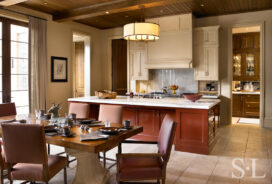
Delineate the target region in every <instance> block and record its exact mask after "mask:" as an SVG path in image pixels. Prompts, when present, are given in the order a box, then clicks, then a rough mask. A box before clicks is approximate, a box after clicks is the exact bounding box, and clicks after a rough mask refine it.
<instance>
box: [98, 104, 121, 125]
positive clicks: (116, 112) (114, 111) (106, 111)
mask: <svg viewBox="0 0 272 184" xmlns="http://www.w3.org/2000/svg"><path fill="white" fill-rule="evenodd" d="M122 115H123V107H122V106H119V105H100V107H99V116H98V120H99V121H110V122H111V123H118V124H122Z"/></svg>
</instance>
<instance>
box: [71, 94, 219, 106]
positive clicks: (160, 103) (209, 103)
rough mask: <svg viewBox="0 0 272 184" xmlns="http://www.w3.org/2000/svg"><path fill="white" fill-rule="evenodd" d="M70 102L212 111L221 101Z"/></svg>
mask: <svg viewBox="0 0 272 184" xmlns="http://www.w3.org/2000/svg"><path fill="white" fill-rule="evenodd" d="M68 101H69V102H87V103H98V104H120V105H134V106H149V107H171V108H186V109H210V108H212V107H214V106H215V105H217V104H219V103H220V100H219V99H200V100H198V101H196V102H190V101H189V100H186V99H184V98H173V97H171V98H162V99H148V98H141V97H133V98H130V97H128V96H117V97H116V99H99V98H97V97H96V96H88V97H79V98H69V99H68Z"/></svg>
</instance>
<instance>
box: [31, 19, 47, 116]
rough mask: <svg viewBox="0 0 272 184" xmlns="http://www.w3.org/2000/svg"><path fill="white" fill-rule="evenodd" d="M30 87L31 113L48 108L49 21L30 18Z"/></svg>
mask: <svg viewBox="0 0 272 184" xmlns="http://www.w3.org/2000/svg"><path fill="white" fill-rule="evenodd" d="M29 39H30V40H29V43H30V44H29V47H30V48H29V51H30V63H29V67H30V68H29V71H30V73H29V74H30V78H29V84H30V85H29V87H30V90H29V91H30V99H29V104H30V112H32V113H33V112H35V110H39V109H43V110H46V106H47V100H48V99H47V98H48V95H47V93H48V92H47V90H48V71H47V70H48V69H47V21H46V20H42V19H39V18H35V17H29Z"/></svg>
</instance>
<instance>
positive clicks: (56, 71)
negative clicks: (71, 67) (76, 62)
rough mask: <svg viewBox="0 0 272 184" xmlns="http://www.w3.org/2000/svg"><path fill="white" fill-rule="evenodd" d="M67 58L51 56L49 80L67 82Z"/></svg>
mask: <svg viewBox="0 0 272 184" xmlns="http://www.w3.org/2000/svg"><path fill="white" fill-rule="evenodd" d="M67 79H68V59H67V58H65V57H56V56H51V82H67Z"/></svg>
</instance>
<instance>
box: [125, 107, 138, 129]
mask: <svg viewBox="0 0 272 184" xmlns="http://www.w3.org/2000/svg"><path fill="white" fill-rule="evenodd" d="M124 120H130V123H131V125H136V110H135V109H134V108H129V107H127V108H124V109H123V121H124Z"/></svg>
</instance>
